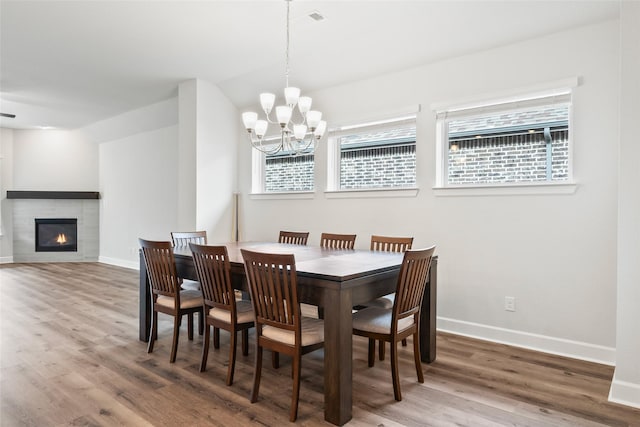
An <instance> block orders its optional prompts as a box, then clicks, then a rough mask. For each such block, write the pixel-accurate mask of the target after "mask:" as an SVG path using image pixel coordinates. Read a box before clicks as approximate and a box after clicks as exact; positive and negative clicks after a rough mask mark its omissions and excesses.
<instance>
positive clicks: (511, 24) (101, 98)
mask: <svg viewBox="0 0 640 427" xmlns="http://www.w3.org/2000/svg"><path fill="white" fill-rule="evenodd" d="M312 11H318V12H320V13H321V14H323V15H324V16H325V17H326V19H325V20H324V21H320V22H316V21H314V20H312V19H311V18H309V17H308V16H307V15H308V14H309V13H310V12H312ZM618 11H619V3H618V1H616V0H603V1H587V0H582V1H576V0H571V1H561V0H554V1H541V0H533V1H526V0H503V1H482V0H474V1H452V0H448V1H426V0H425V1H416V0H414V1H400V0H395V1H347V0H341V1H306V0H295V1H293V3H292V4H291V15H292V24H291V84H292V85H297V86H299V87H301V88H302V90H303V93H308V92H310V91H313V90H317V89H321V88H324V87H329V86H333V85H337V84H341V83H345V82H350V81H354V80H359V79H364V78H368V77H371V76H375V75H379V74H382V73H386V72H392V71H396V70H401V69H404V68H407V67H412V66H416V65H419V64H425V63H429V62H434V61H439V60H442V59H444V58H449V57H454V56H459V55H464V54H467V53H470V52H474V51H478V50H484V49H491V48H494V47H497V46H501V45H505V44H509V43H513V42H517V41H520V40H524V39H528V38H532V37H538V36H541V35H543V34H548V33H553V32H557V31H562V30H565V29H567V28H571V27H577V26H583V25H588V24H592V23H596V22H601V21H604V20H610V19H616V18H617V17H618V13H619V12H618ZM285 13H286V4H285V2H284V1H282V0H279V1H269V0H261V1H241V0H233V1H195V2H187V1H152V0H146V1H89V0H85V1H69V2H61V1H40V2H38V1H6V0H0V24H1V25H0V112H3V113H12V114H15V115H16V118H14V119H8V118H0V126H2V127H9V128H36V127H41V126H51V127H56V128H78V127H82V126H85V125H88V124H91V123H94V122H96V121H99V120H102V119H105V118H108V117H111V116H114V115H117V114H119V113H122V112H125V111H129V110H132V109H135V108H139V107H142V106H145V105H148V104H151V103H153V102H157V101H160V100H163V99H167V98H169V97H171V96H174V95H175V94H176V93H177V85H178V84H179V83H180V82H181V81H184V80H188V79H192V78H200V79H205V80H208V81H210V82H212V83H214V84H216V85H217V86H218V87H219V88H220V89H221V90H222V91H223V92H224V93H225V94H226V96H228V97H229V99H230V100H231V101H232V102H233V103H234V104H235V105H236V106H238V107H239V108H244V107H246V106H248V105H252V104H255V103H256V102H257V96H258V93H259V92H262V91H267V90H268V91H272V92H276V93H280V92H281V90H282V87H283V86H284V52H285V49H284V47H285V40H286V39H285Z"/></svg>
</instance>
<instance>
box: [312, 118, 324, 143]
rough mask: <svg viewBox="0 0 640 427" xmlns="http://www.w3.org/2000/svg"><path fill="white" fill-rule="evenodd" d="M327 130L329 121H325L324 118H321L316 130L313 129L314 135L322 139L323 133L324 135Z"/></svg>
mask: <svg viewBox="0 0 640 427" xmlns="http://www.w3.org/2000/svg"><path fill="white" fill-rule="evenodd" d="M326 130H327V122H325V121H324V120H320V123H318V126H316V130H315V131H313V135H314V136H315V137H316V139H320V138H322V135H324V133H325V131H326Z"/></svg>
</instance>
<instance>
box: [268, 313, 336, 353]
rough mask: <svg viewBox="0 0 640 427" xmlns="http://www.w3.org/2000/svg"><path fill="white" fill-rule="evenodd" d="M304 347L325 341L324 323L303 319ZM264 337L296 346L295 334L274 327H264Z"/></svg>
mask: <svg viewBox="0 0 640 427" xmlns="http://www.w3.org/2000/svg"><path fill="white" fill-rule="evenodd" d="M301 326H302V331H301V336H302V339H301V341H302V343H301V344H302V345H303V346H307V345H312V344H317V343H321V342H323V341H324V321H323V320H322V319H313V318H311V317H302V325H301ZM262 335H264V336H265V337H266V338H269V339H271V340H274V341H279V342H281V343H284V344H288V345H295V333H294V332H293V331H286V330H284V329H280V328H276V327H274V326H264V327H263V328H262Z"/></svg>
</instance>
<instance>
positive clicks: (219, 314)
mask: <svg viewBox="0 0 640 427" xmlns="http://www.w3.org/2000/svg"><path fill="white" fill-rule="evenodd" d="M236 314H237V316H238V323H249V322H253V321H254V320H255V316H254V315H253V307H252V305H251V301H236ZM209 316H211V317H213V318H214V319H217V320H221V321H223V322H226V323H231V312H230V311H229V310H225V309H224V308H217V307H216V308H212V309H211V310H209Z"/></svg>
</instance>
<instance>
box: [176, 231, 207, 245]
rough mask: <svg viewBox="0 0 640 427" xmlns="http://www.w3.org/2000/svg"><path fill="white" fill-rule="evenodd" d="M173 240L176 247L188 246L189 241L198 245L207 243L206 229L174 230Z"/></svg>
mask: <svg viewBox="0 0 640 427" xmlns="http://www.w3.org/2000/svg"><path fill="white" fill-rule="evenodd" d="M171 240H172V241H173V247H174V248H188V247H189V243H195V244H196V245H206V244H207V232H206V231H173V232H171Z"/></svg>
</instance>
